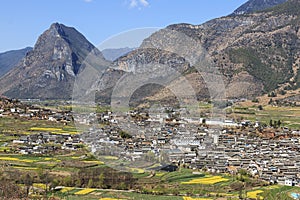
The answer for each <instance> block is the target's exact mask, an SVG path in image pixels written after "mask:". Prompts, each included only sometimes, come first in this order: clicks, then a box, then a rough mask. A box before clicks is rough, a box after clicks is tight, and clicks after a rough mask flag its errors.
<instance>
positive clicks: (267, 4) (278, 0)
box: [233, 0, 288, 15]
mask: <svg viewBox="0 0 300 200" xmlns="http://www.w3.org/2000/svg"><path fill="white" fill-rule="evenodd" d="M287 1H288V0H249V1H247V2H246V3H245V4H243V5H242V6H240V7H239V8H238V9H236V10H235V11H234V12H233V15H240V14H247V13H253V12H256V11H261V10H265V9H268V8H272V7H274V6H277V5H279V4H282V3H284V2H287Z"/></svg>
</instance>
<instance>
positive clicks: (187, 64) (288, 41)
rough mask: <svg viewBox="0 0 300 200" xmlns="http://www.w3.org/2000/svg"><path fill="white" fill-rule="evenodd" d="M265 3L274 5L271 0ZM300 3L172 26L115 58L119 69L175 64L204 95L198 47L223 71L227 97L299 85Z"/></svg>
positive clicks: (244, 95) (135, 69) (218, 70)
mask: <svg viewBox="0 0 300 200" xmlns="http://www.w3.org/2000/svg"><path fill="white" fill-rule="evenodd" d="M264 2H265V3H267V4H268V5H271V4H270V3H271V1H264ZM272 2H273V3H274V4H275V2H276V4H277V3H279V1H272ZM251 3H252V1H249V2H248V4H251ZM272 5H273V4H272ZM299 7H300V2H299V1H297V0H290V1H288V2H286V3H284V4H281V5H279V6H276V7H274V8H271V9H269V10H267V11H263V12H259V13H253V14H247V15H231V16H227V17H222V18H219V19H214V20H211V21H209V22H207V23H204V24H201V25H191V24H174V25H170V26H168V27H167V28H165V29H162V30H160V31H158V32H156V33H154V34H152V35H151V36H150V37H149V38H147V39H145V40H144V42H143V44H142V45H141V47H140V49H137V50H135V51H133V52H131V53H130V54H128V55H126V56H124V57H122V58H120V59H118V60H117V61H115V62H114V64H115V69H119V70H124V71H127V72H131V73H133V72H136V73H139V72H141V70H142V69H143V68H144V69H146V68H145V66H146V67H149V66H147V65H146V64H147V63H162V64H165V65H168V66H171V68H174V69H176V70H177V71H178V72H180V73H181V74H182V75H183V76H185V78H187V79H188V80H189V81H190V84H191V85H192V86H196V85H199V86H200V89H199V88H198V89H196V92H197V95H198V97H199V98H200V97H201V96H206V95H203V91H205V87H207V86H205V82H207V81H206V80H205V75H203V74H201V73H200V77H199V71H201V70H202V68H201V66H200V68H199V66H198V67H197V66H194V65H195V63H193V59H194V58H195V57H197V56H198V57H201V55H193V52H197V51H198V50H197V49H199V50H201V51H205V53H204V54H205V56H207V57H209V60H210V61H211V62H212V65H213V66H214V68H216V69H217V72H219V73H220V74H221V75H222V79H223V81H224V86H225V88H226V97H227V98H253V97H255V96H258V95H261V94H263V93H267V92H270V91H273V90H275V89H278V88H281V89H295V88H298V87H300V73H299V72H300V71H299V60H300V55H299V52H300V34H299V33H300V20H299V19H300V18H299V16H300V11H299V10H298V9H296V8H299ZM180 34H181V35H182V36H183V37H182V36H180ZM176 35H177V36H176ZM178 35H179V37H178ZM185 37H186V38H188V39H183V38H185ZM189 39H190V40H191V42H190V43H189V41H188V40H189ZM183 40H187V41H183ZM138 66H139V67H138ZM193 67H196V70H195V68H193ZM142 71H143V70H142ZM162 74H163V73H162ZM162 77H163V76H162ZM203 79H204V81H203ZM161 92H162V93H163V90H162V91H161ZM158 96H165V95H163V94H160V95H158Z"/></svg>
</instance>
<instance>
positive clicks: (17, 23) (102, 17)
mask: <svg viewBox="0 0 300 200" xmlns="http://www.w3.org/2000/svg"><path fill="white" fill-rule="evenodd" d="M246 1H247V0H1V2H0V10H1V11H0V18H1V20H0V26H1V31H0V38H1V46H0V52H3V51H7V50H12V49H20V48H23V47H26V46H33V45H34V43H35V42H36V40H37V38H38V36H39V35H40V34H41V33H42V32H43V31H45V30H46V29H48V28H49V26H50V25H51V24H52V23H53V22H59V23H63V24H65V25H67V26H73V27H75V28H76V29H77V30H79V31H80V32H81V33H82V34H83V35H85V36H86V38H87V39H88V40H89V41H90V42H92V43H93V44H94V45H96V46H98V44H100V43H101V42H103V41H104V40H105V39H107V38H109V37H111V36H113V35H116V34H118V33H120V32H124V31H128V30H131V29H137V28H144V27H165V26H167V25H170V24H174V23H191V24H201V23H203V22H205V21H208V20H210V19H213V18H216V17H221V16H225V15H228V14H230V13H231V12H232V11H233V10H235V9H236V8H237V7H239V6H240V5H242V4H243V3H245V2H246ZM149 30H151V29H149Z"/></svg>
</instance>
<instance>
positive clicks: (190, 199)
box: [183, 197, 212, 200]
mask: <svg viewBox="0 0 300 200" xmlns="http://www.w3.org/2000/svg"><path fill="white" fill-rule="evenodd" d="M183 200H212V199H210V198H192V197H183Z"/></svg>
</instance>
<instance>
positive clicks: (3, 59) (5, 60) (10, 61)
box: [0, 47, 32, 77]
mask: <svg viewBox="0 0 300 200" xmlns="http://www.w3.org/2000/svg"><path fill="white" fill-rule="evenodd" d="M31 50H32V48H31V47H26V48H24V49H19V50H12V51H7V52H4V53H0V77H1V76H3V75H4V74H6V73H7V72H8V71H9V70H11V69H12V68H13V67H14V66H15V65H16V64H18V62H19V61H20V60H21V59H22V58H24V56H25V55H26V53H27V52H29V51H31Z"/></svg>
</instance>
